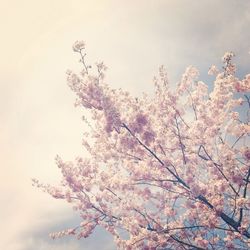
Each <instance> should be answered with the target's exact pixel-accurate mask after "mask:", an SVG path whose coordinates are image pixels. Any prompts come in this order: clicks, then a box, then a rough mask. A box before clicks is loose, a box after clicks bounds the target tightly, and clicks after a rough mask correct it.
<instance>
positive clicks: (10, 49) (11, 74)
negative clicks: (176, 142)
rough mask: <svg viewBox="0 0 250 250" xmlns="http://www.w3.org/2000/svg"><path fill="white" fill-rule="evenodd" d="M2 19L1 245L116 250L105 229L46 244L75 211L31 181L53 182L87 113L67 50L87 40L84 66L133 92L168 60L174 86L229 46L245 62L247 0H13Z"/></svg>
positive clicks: (71, 222) (249, 23)
mask: <svg viewBox="0 0 250 250" xmlns="http://www.w3.org/2000/svg"><path fill="white" fill-rule="evenodd" d="M0 1H1V15H0V30H1V40H0V44H1V46H0V55H1V59H0V95H1V98H0V102H1V103H0V104H1V105H0V119H1V122H0V138H1V144H0V147H1V166H0V169H1V175H0V176H1V181H0V191H1V195H0V202H1V207H0V219H1V224H2V226H1V228H0V234H1V241H0V249H8V250H33V249H37V250H45V249H46V250H59V249H60V250H64V249H65V250H66V249H67V250H80V249H81V250H93V249H97V248H98V246H102V249H106V250H112V249H114V245H112V240H111V238H110V236H109V235H108V234H106V233H104V232H103V231H98V232H97V233H96V234H94V235H93V237H91V238H90V239H87V240H85V239H84V240H81V241H77V240H75V239H73V238H72V239H71V238H65V239H61V240H56V241H52V240H50V239H49V237H48V234H49V233H50V232H51V231H53V230H62V229H64V228H65V227H71V226H75V225H77V223H78V219H79V218H78V215H77V213H75V212H73V210H72V209H71V207H70V206H69V205H68V204H66V203H65V202H63V201H59V200H54V199H52V198H51V197H50V196H49V195H46V194H44V193H42V192H41V191H40V190H38V189H35V188H33V187H32V186H31V178H33V177H36V178H38V179H40V180H41V181H43V182H48V183H51V184H53V183H57V182H58V181H59V180H60V173H59V171H58V169H57V167H56V165H55V163H54V158H55V156H56V155H57V154H59V155H60V156H61V157H62V158H63V159H65V160H73V159H74V158H75V157H76V156H78V155H82V154H84V152H83V150H82V148H81V138H82V134H83V132H84V123H83V122H81V116H82V115H83V114H84V110H81V109H79V108H74V105H73V103H74V100H75V96H74V94H73V93H72V92H71V90H70V89H69V87H68V86H67V84H66V81H65V78H66V77H65V72H66V70H67V69H76V70H79V69H80V64H79V63H78V57H77V55H76V54H74V53H73V52H72V49H71V48H72V44H73V43H74V41H75V40H84V41H85V42H86V47H87V53H88V60H89V62H90V63H94V62H96V61H104V62H105V63H106V65H107V66H108V68H109V70H108V71H107V79H108V80H109V82H110V84H111V85H112V86H113V87H115V88H120V87H122V88H125V89H127V90H129V91H131V92H132V93H133V94H134V95H139V94H140V93H141V92H142V91H148V92H150V91H152V78H153V76H154V75H155V74H156V73H157V70H158V67H159V66H160V65H161V64H164V65H165V66H166V68H167V69H168V71H169V76H170V80H171V84H175V83H176V81H177V80H178V78H179V77H180V76H181V73H182V72H183V71H184V69H185V67H186V66H188V65H190V64H192V65H194V66H196V67H198V69H199V70H200V72H201V80H203V81H204V80H205V81H206V80H207V81H208V82H210V81H211V80H212V78H211V77H208V76H207V74H206V72H207V70H208V68H209V67H210V65H211V64H217V65H218V66H219V67H220V58H221V56H222V55H223V54H224V52H225V51H228V50H229V51H234V52H235V53H236V55H237V57H236V61H237V62H238V63H239V67H240V69H239V72H238V75H239V76H242V75H243V74H244V73H246V72H247V70H248V71H249V68H250V67H249V65H250V55H249V53H248V52H249V51H250V42H249V41H250V32H249V27H250V1H247V0H240V1H239V0H220V1H217V0H214V1H212V0H199V1H198V0H197V1H194V0H182V1H181V0H179V1H178V0H165V1H163V0H154V1H153V0H144V1H142V0H133V1H132V0H131V1H130V0H127V1H118V0H113V1H111V0H110V1H109V0H107V1H106V0H102V1H101V0H100V1H97V0H96V1H94V0H92V1H91V0H89V1H88V0H79V1H76V0H72V1H65V0H60V1H58V0H54V1H53V0H50V1H49V0H43V1H36V0H22V1H21V0H19V1H18V0H9V1H3V0H0Z"/></svg>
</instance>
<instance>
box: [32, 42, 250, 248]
mask: <svg viewBox="0 0 250 250" xmlns="http://www.w3.org/2000/svg"><path fill="white" fill-rule="evenodd" d="M73 50H74V51H75V52H77V53H78V54H79V56H80V59H81V60H80V61H81V63H82V66H83V70H82V71H81V72H80V73H79V74H76V73H74V72H72V71H68V72H67V81H68V84H69V86H70V88H71V89H72V90H73V91H74V92H75V93H76V95H77V101H76V105H77V106H81V107H83V108H84V109H86V110H87V112H88V115H89V116H90V117H91V118H90V120H87V119H85V122H86V123H87V124H88V128H89V129H88V131H86V132H85V134H84V139H83V146H84V147H85V148H86V150H87V151H88V156H86V157H85V156H84V157H78V158H77V159H76V160H75V161H74V162H67V161H63V160H62V159H61V158H60V157H59V156H57V157H56V163H57V165H58V167H59V168H60V170H61V173H62V181H61V183H60V184H59V185H58V186H56V187H55V186H51V185H45V184H42V183H40V182H39V181H38V180H33V183H34V185H36V186H38V187H40V188H42V189H43V190H44V191H45V192H48V193H49V194H50V195H52V196H53V197H54V198H56V199H64V200H66V201H67V202H69V203H71V204H72V206H73V208H74V209H75V210H77V211H79V213H80V216H81V219H82V221H81V222H79V225H77V226H75V227H73V228H71V229H67V230H64V231H62V232H59V233H52V234H51V237H52V238H57V237H61V236H64V235H75V236H76V237H77V238H78V239H79V238H82V237H88V236H89V235H90V234H91V233H92V232H93V231H94V229H95V228H96V227H97V226H100V227H102V228H104V229H105V230H107V231H108V232H109V233H111V234H112V235H113V238H114V241H115V243H116V244H117V247H118V248H119V249H128V250H129V249H144V250H146V249H148V250H149V249H249V248H250V199H249V194H250V184H249V183H250V148H249V147H248V146H247V145H248V144H247V143H248V142H249V141H248V139H249V138H248V137H249V134H250V125H249V120H250V119H249V117H250V112H249V109H250V96H249V95H248V94H247V92H248V91H250V74H247V75H246V76H245V77H244V78H243V79H241V80H240V79H238V78H237V77H236V76H235V72H236V66H235V64H233V56H234V55H233V53H231V52H227V53H226V54H225V55H224V56H223V58H222V61H223V67H222V69H221V70H218V69H217V68H216V66H214V65H213V66H212V67H211V68H210V69H209V72H208V73H209V74H210V75H213V78H214V83H213V86H212V88H211V90H209V88H208V85H207V84H205V83H204V82H202V81H200V80H198V77H199V72H198V70H197V69H196V68H195V67H193V66H189V67H188V68H187V69H186V71H185V73H184V74H183V76H182V78H181V80H180V82H179V83H178V84H177V85H176V87H175V88H173V86H172V85H171V86H170V84H169V82H168V77H167V73H166V70H165V68H164V67H163V66H162V67H160V69H159V74H158V76H157V77H155V78H154V85H155V88H154V93H153V94H152V93H151V94H148V95H147V94H145V93H144V94H143V95H142V97H136V98H135V97H133V96H132V95H131V94H130V93H128V92H126V91H124V90H121V89H118V90H117V89H112V88H111V87H110V86H109V85H108V84H107V83H106V82H105V71H106V66H105V65H104V64H103V63H97V64H96V67H91V66H89V65H88V63H87V62H86V60H85V57H86V53H85V44H84V43H83V42H82V41H77V42H76V43H75V44H74V45H73Z"/></svg>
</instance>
